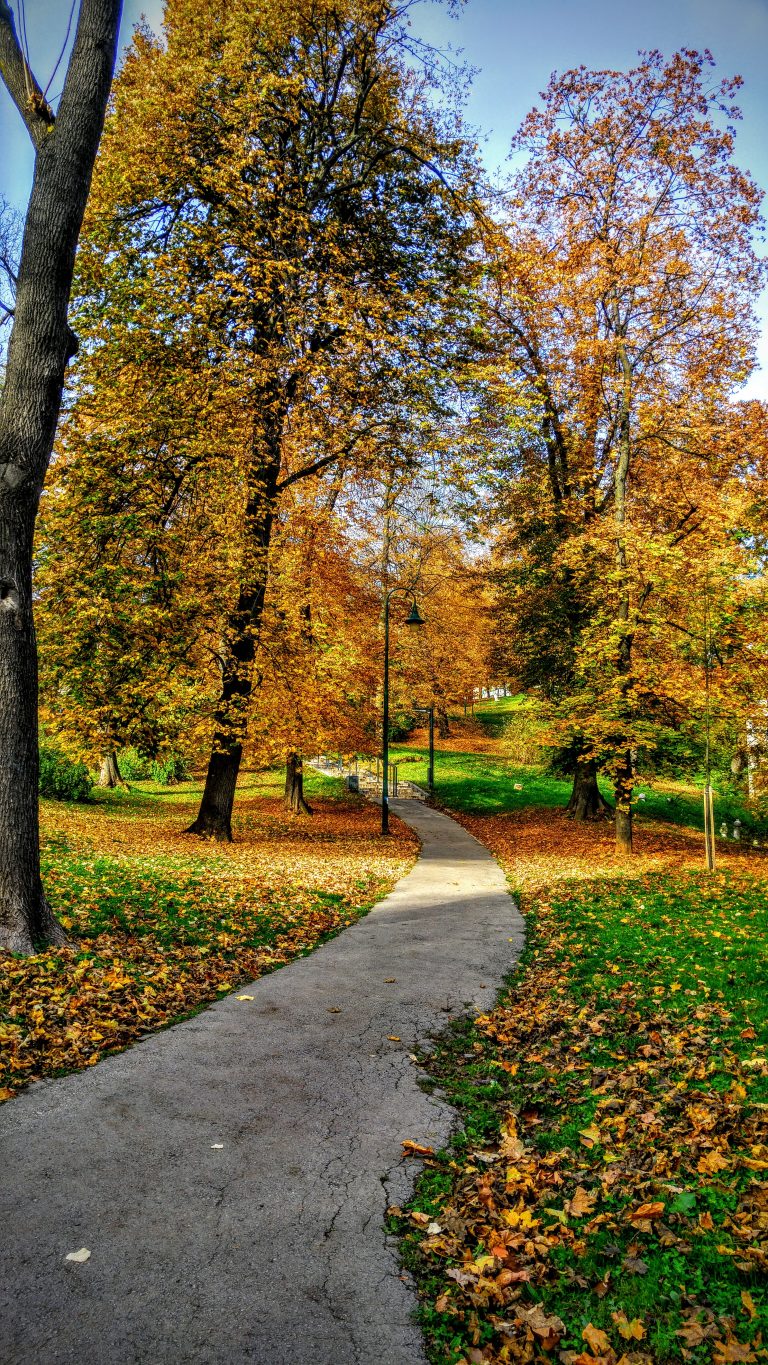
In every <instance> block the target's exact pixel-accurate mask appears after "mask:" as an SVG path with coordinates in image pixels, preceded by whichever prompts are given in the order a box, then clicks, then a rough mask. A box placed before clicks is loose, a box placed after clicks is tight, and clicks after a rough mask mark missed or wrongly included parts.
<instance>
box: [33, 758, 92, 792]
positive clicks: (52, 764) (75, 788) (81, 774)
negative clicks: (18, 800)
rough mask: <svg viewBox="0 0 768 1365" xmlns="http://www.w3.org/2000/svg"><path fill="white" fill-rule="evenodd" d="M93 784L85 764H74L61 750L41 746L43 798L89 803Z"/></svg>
mask: <svg viewBox="0 0 768 1365" xmlns="http://www.w3.org/2000/svg"><path fill="white" fill-rule="evenodd" d="M92 787H93V783H92V781H91V777H90V774H89V772H88V769H87V768H86V766H85V764H84V763H74V762H73V761H72V759H71V758H67V756H66V754H64V753H62V752H61V750H60V749H55V748H53V747H52V746H51V745H50V744H41V745H40V781H39V790H40V795H41V796H52V797H53V798H54V800H56V801H88V800H89V798H90V795H91V789H92Z"/></svg>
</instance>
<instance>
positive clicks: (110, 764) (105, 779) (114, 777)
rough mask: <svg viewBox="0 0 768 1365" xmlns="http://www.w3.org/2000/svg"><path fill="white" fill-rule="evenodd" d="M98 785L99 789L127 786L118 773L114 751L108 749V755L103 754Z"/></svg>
mask: <svg viewBox="0 0 768 1365" xmlns="http://www.w3.org/2000/svg"><path fill="white" fill-rule="evenodd" d="M98 785H99V786H100V787H110V788H111V787H127V786H128V783H127V782H126V781H125V779H124V778H123V775H122V773H121V772H120V768H119V766H118V762H117V754H116V753H115V751H114V749H110V751H109V753H107V754H105V755H104V757H103V758H102V760H101V767H100V769H99V783H98Z"/></svg>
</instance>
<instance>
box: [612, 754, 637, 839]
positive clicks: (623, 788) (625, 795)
mask: <svg viewBox="0 0 768 1365" xmlns="http://www.w3.org/2000/svg"><path fill="white" fill-rule="evenodd" d="M634 780H635V774H634V767H633V764H632V755H631V753H630V752H629V751H627V754H626V757H625V760H624V763H623V764H622V766H621V768H620V769H619V771H618V773H617V775H616V781H615V784H614V795H615V798H616V852H617V853H631V852H632V788H633V786H634Z"/></svg>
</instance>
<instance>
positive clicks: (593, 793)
mask: <svg viewBox="0 0 768 1365" xmlns="http://www.w3.org/2000/svg"><path fill="white" fill-rule="evenodd" d="M565 813H566V815H567V816H568V818H569V819H570V820H607V819H609V818H610V817H611V816H612V815H613V810H612V808H611V806H610V805H609V803H608V802H607V801H606V800H605V797H604V796H603V794H602V792H601V791H600V788H599V787H598V785H597V763H596V761H595V759H594V758H590V759H587V760H586V761H584V762H580V763H579V764H578V766H577V768H576V773H575V775H574V779H573V791H572V792H571V799H570V801H569V802H568V805H567V806H566V808H565Z"/></svg>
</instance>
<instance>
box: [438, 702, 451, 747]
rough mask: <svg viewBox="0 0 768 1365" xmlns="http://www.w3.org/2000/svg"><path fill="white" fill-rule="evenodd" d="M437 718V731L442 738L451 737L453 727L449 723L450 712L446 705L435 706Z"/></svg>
mask: <svg viewBox="0 0 768 1365" xmlns="http://www.w3.org/2000/svg"><path fill="white" fill-rule="evenodd" d="M435 719H436V720H437V733H438V735H439V736H440V738H441V739H450V738H451V727H450V725H449V724H448V712H447V711H446V709H445V707H444V706H436V707H435Z"/></svg>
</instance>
